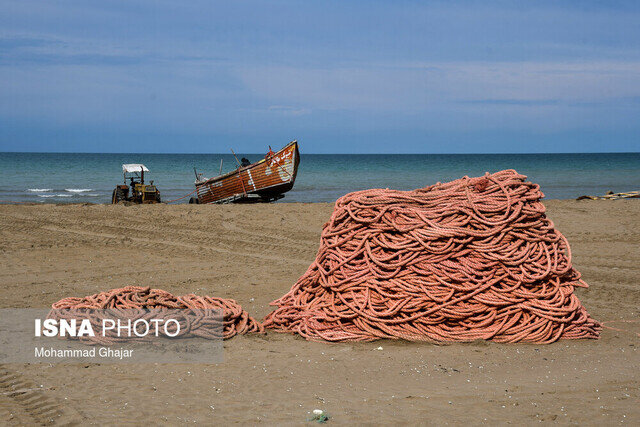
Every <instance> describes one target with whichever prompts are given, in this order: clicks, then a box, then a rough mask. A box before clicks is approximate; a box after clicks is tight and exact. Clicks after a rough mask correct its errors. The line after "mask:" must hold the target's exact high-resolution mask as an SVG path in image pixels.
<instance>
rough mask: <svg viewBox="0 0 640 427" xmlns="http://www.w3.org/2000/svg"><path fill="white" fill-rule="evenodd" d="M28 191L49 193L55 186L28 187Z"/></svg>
mask: <svg viewBox="0 0 640 427" xmlns="http://www.w3.org/2000/svg"><path fill="white" fill-rule="evenodd" d="M27 191H30V192H32V193H47V192H49V191H53V188H28V189H27Z"/></svg>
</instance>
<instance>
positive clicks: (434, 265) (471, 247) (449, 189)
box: [264, 170, 600, 343]
mask: <svg viewBox="0 0 640 427" xmlns="http://www.w3.org/2000/svg"><path fill="white" fill-rule="evenodd" d="M542 196H543V194H542V192H541V191H540V188H539V186H538V185H536V184H533V183H531V182H527V181H526V177H525V176H522V175H519V174H518V173H517V172H515V171H513V170H506V171H501V172H498V173H495V174H486V175H485V176H484V177H478V178H469V177H464V178H461V179H458V180H455V181H452V182H449V183H444V184H441V183H438V184H436V185H433V186H430V187H427V188H424V189H420V190H415V191H394V190H367V191H358V192H355V193H351V194H347V195H346V196H344V197H342V198H340V199H338V201H337V202H336V205H335V209H334V212H333V214H332V216H331V219H330V220H329V222H328V223H326V224H325V226H324V228H323V231H322V237H321V242H320V248H319V250H318V254H317V256H316V259H315V261H314V262H313V264H311V266H310V267H309V269H308V270H307V272H306V273H305V274H304V275H303V276H302V277H301V278H300V279H299V280H298V282H297V283H296V284H295V285H294V286H293V287H292V288H291V290H290V291H289V292H288V293H287V294H286V295H284V296H283V297H281V298H280V299H278V300H276V301H274V302H273V303H272V305H275V306H276V307H277V308H276V309H275V311H273V312H272V313H270V314H269V315H268V316H267V318H266V319H265V324H264V325H265V327H267V328H272V329H274V330H277V331H282V332H295V333H298V334H300V335H301V336H303V337H305V338H307V339H310V340H326V341H371V340H375V339H378V338H394V339H398V338H402V339H406V340H412V341H432V342H452V341H473V340H477V339H485V340H493V341H498V342H537V343H549V342H553V341H556V340H558V339H577V338H598V336H599V331H600V325H599V324H598V323H597V322H596V321H594V320H593V319H592V318H591V317H589V314H588V313H587V311H586V310H585V308H584V307H583V306H582V304H581V303H580V301H579V300H578V298H577V297H576V295H575V294H574V293H573V292H574V288H576V287H583V288H586V287H587V284H586V283H585V282H584V281H582V280H581V279H580V273H578V272H577V271H576V270H574V269H573V268H572V265H571V250H570V248H569V244H568V242H567V240H566V239H565V237H564V236H563V235H562V234H560V232H558V231H557V230H555V229H554V225H553V223H552V222H551V221H550V220H549V219H548V218H547V217H546V215H545V207H544V206H543V204H542V203H541V202H540V198H541V197H542Z"/></svg>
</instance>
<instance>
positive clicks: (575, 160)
mask: <svg viewBox="0 0 640 427" xmlns="http://www.w3.org/2000/svg"><path fill="white" fill-rule="evenodd" d="M238 156H239V157H247V158H248V159H249V160H250V161H252V162H254V161H258V160H260V159H261V158H262V157H263V156H264V154H245V153H238ZM221 161H222V171H223V172H228V171H230V170H233V169H234V168H235V165H236V162H235V159H234V157H233V156H232V155H231V154H131V153H128V154H113V153H108V154H99V153H0V177H1V178H2V179H0V202H2V203H6V202H36V203H110V201H111V193H112V191H113V189H114V188H115V186H116V185H117V184H121V183H122V182H123V176H122V164H123V163H143V164H144V165H146V166H147V167H148V168H149V170H150V172H149V173H147V174H146V176H145V178H146V180H147V181H149V180H151V179H152V180H153V181H154V183H155V184H156V185H157V187H158V188H159V190H160V192H161V195H162V199H163V201H169V200H173V199H177V198H180V197H182V196H185V195H186V194H188V193H190V192H192V191H193V190H194V189H195V187H194V181H195V174H194V168H195V170H196V171H197V172H198V173H203V174H204V176H205V177H212V176H215V175H218V174H219V172H220V162H221ZM502 169H515V170H516V171H518V172H519V173H521V174H524V175H527V176H528V178H529V180H531V181H533V182H536V183H538V184H540V186H541V188H542V191H543V192H544V194H545V197H546V198H547V199H573V198H576V197H578V196H581V195H602V194H605V193H606V192H608V191H614V192H622V191H633V190H640V153H583V154H580V153H578V154H575V153H572V154H393V155H390V154H349V155H345V154H335V155H326V154H302V155H301V160H300V167H299V169H298V177H297V179H296V183H295V186H294V187H293V189H292V190H291V191H290V192H288V193H286V196H285V197H284V198H283V199H281V200H280V201H279V202H278V203H287V202H304V203H307V202H333V201H335V200H336V199H337V198H338V197H340V196H342V195H344V194H346V193H349V192H352V191H356V190H363V189H368V188H390V189H397V190H411V189H415V188H422V187H426V186H428V185H431V184H435V183H437V182H445V181H450V180H453V179H456V178H460V177H462V176H465V175H467V176H479V175H483V174H484V173H485V172H496V171H499V170H502ZM188 200H189V197H186V198H184V199H182V200H178V201H177V202H175V203H187V202H188Z"/></svg>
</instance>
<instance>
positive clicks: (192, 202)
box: [189, 197, 200, 205]
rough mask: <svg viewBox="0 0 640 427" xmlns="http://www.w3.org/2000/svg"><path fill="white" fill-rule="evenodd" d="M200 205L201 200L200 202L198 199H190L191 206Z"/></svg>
mask: <svg viewBox="0 0 640 427" xmlns="http://www.w3.org/2000/svg"><path fill="white" fill-rule="evenodd" d="M199 203H200V200H198V198H197V197H192V198H190V199H189V204H190V205H194V204H195V205H197V204H199Z"/></svg>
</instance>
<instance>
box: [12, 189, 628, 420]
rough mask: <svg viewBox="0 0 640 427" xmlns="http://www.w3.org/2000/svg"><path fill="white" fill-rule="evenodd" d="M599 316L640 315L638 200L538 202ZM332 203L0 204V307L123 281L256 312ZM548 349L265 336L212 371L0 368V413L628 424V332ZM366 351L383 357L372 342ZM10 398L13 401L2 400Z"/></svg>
mask: <svg viewBox="0 0 640 427" xmlns="http://www.w3.org/2000/svg"><path fill="white" fill-rule="evenodd" d="M545 204H546V206H547V208H548V214H549V217H550V218H551V219H552V220H553V221H554V222H555V224H556V226H557V228H558V229H559V230H560V231H561V232H562V233H564V234H565V235H566V236H567V238H568V239H569V242H570V243H571V247H572V249H573V254H574V265H575V267H576V268H577V269H578V270H579V271H580V272H582V274H583V278H584V279H585V280H586V281H587V282H588V283H589V285H590V288H589V289H586V290H585V289H578V290H577V291H576V292H577V294H578V296H579V298H580V299H581V301H582V302H583V303H584V305H585V306H586V308H587V310H588V311H589V312H590V313H591V315H592V316H593V317H594V318H595V319H597V320H600V321H614V320H615V321H622V320H625V321H635V322H638V321H639V320H640V315H639V314H640V251H639V250H638V247H639V246H638V245H639V242H640V227H639V226H640V201H638V200H618V201H581V202H577V201H569V200H566V201H557V200H549V201H545ZM332 209H333V206H332V205H331V204H286V203H282V204H272V205H244V206H237V205H235V206H233V205H232V206H202V205H176V206H167V205H148V206H130V207H126V206H120V205H117V206H112V205H66V206H63V205H60V206H55V205H38V206H30V205H25V206H15V205H2V206H0V234H1V238H0V258H1V260H2V264H1V265H2V269H1V271H0V286H1V289H2V292H0V308H14V307H48V306H50V305H51V303H52V302H55V301H57V300H59V299H61V298H63V297H67V296H84V295H88V294H93V293H96V292H99V291H104V290H108V289H111V288H116V287H122V286H126V285H148V286H151V287H155V288H161V289H165V290H167V291H169V292H172V293H174V294H185V293H192V292H193V293H197V294H207V295H215V296H220V297H228V298H234V299H236V300H237V301H238V302H239V303H240V304H242V306H243V307H244V308H245V309H246V310H248V311H249V312H250V313H251V314H252V315H253V316H255V317H256V318H260V319H261V318H262V317H263V316H264V315H266V314H267V313H268V312H269V311H270V307H269V302H270V301H272V300H274V299H276V298H278V297H280V296H281V295H283V294H284V293H286V292H287V291H288V290H289V288H290V287H291V285H293V283H294V282H295V281H296V280H297V279H298V277H299V276H300V275H302V274H303V273H304V271H305V270H306V269H307V267H308V266H309V264H310V263H311V262H312V261H313V259H314V256H315V253H316V250H317V248H318V243H319V236H320V231H321V227H322V224H323V223H324V222H325V221H326V220H327V219H328V218H329V216H330V214H331V211H332ZM607 325H609V326H613V327H616V328H618V329H623V330H624V331H616V330H611V329H605V330H604V331H603V332H602V338H601V339H600V340H582V341H560V342H557V343H555V344H551V345H531V344H517V345H505V344H494V343H486V342H477V343H472V344H455V345H447V346H437V345H432V344H425V343H409V342H399V341H388V340H384V341H378V342H374V343H362V344H332V345H330V344H323V343H313V342H307V341H304V340H302V339H300V338H299V337H295V336H291V335H286V334H278V333H273V332H270V333H268V334H267V335H264V336H260V335H253V336H240V337H236V338H233V339H231V340H229V341H226V342H225V344H224V348H225V350H224V359H225V360H224V363H221V364H218V365H202V364H182V365H178V364H176V365H159V364H152V363H148V364H135V365H133V364H102V365H99V364H67V365H64V364H57V365H51V364H30V365H26V364H8V365H2V366H0V420H4V421H7V420H10V421H11V422H12V423H16V424H20V423H24V424H27V423H33V422H39V423H46V422H48V421H49V420H50V419H54V420H55V421H56V422H74V421H77V422H95V423H110V424H112V423H123V422H128V423H132V424H140V425H142V424H151V423H154V424H155V423H171V424H174V423H178V422H194V421H197V422H200V423H213V422H216V423H220V422H224V423H228V422H242V423H252V424H253V423H258V422H265V423H269V424H298V423H303V422H304V421H305V420H306V419H307V418H308V417H309V411H312V410H313V409H316V408H319V409H323V410H325V411H326V412H327V413H329V414H330V416H331V420H330V421H329V423H337V424H346V423H350V422H353V423H368V424H377V423H392V422H393V423H409V424H425V423H431V424H444V423H456V424H457V423H460V424H461V423H465V424H466V423H468V424H482V423H486V424H495V423H506V422H508V421H510V422H512V423H514V424H515V423H518V424H520V423H526V424H532V423H535V422H537V421H556V422H560V423H563V424H564V423H579V424H604V423H606V424H614V423H616V424H618V423H624V424H627V423H628V424H636V425H638V424H639V423H640V352H639V351H638V347H640V337H639V336H638V335H637V333H640V323H624V322H619V323H607ZM378 347H382V349H381V350H378ZM16 389H18V390H20V392H17V393H16V392H14V391H15V390H16Z"/></svg>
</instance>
